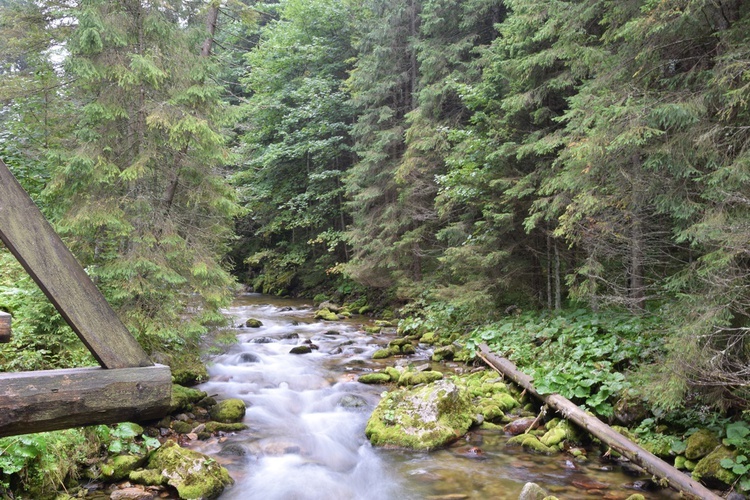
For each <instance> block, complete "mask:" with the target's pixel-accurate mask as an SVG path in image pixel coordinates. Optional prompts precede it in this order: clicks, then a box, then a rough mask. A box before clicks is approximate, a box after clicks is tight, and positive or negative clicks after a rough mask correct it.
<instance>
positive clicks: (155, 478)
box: [128, 469, 169, 486]
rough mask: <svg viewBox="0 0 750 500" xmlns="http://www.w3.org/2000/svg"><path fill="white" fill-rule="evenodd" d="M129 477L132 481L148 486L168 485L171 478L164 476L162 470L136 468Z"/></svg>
mask: <svg viewBox="0 0 750 500" xmlns="http://www.w3.org/2000/svg"><path fill="white" fill-rule="evenodd" d="M128 479H129V480H130V482H132V483H136V484H143V485H146V486H166V485H167V481H169V478H168V477H167V476H162V474H161V471H158V470H154V469H141V470H134V471H131V472H130V474H128Z"/></svg>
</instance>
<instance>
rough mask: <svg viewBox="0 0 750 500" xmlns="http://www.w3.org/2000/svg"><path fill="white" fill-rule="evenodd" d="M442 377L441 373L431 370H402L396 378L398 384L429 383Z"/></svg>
mask: <svg viewBox="0 0 750 500" xmlns="http://www.w3.org/2000/svg"><path fill="white" fill-rule="evenodd" d="M442 378H443V374H442V373H440V372H435V371H432V370H427V371H424V372H408V371H407V372H404V373H402V374H401V376H400V377H399V379H398V385H418V384H429V383H430V382H435V381H436V380H440V379H442Z"/></svg>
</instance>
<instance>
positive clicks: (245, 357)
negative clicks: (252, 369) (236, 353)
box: [240, 352, 260, 363]
mask: <svg viewBox="0 0 750 500" xmlns="http://www.w3.org/2000/svg"><path fill="white" fill-rule="evenodd" d="M259 361H260V358H259V357H258V356H257V355H256V354H253V353H251V352H243V353H242V354H240V363H257V362H259Z"/></svg>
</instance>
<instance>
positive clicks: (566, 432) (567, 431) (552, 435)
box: [539, 420, 579, 447]
mask: <svg viewBox="0 0 750 500" xmlns="http://www.w3.org/2000/svg"><path fill="white" fill-rule="evenodd" d="M578 440H579V438H578V433H577V432H576V429H575V428H574V427H573V426H572V425H570V422H568V421H567V420H562V421H560V422H558V423H557V424H556V425H554V426H552V427H551V428H550V429H549V430H548V431H547V432H545V433H544V435H543V436H542V437H540V438H539V441H540V442H541V443H542V444H544V445H546V446H550V447H552V446H557V445H559V444H560V443H562V442H563V441H578Z"/></svg>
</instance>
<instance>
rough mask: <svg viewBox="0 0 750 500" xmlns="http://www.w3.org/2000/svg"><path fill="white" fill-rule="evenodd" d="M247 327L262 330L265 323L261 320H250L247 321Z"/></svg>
mask: <svg viewBox="0 0 750 500" xmlns="http://www.w3.org/2000/svg"><path fill="white" fill-rule="evenodd" d="M245 326H246V327H248V328H260V327H261V326H263V322H262V321H261V320H259V319H255V318H250V319H248V320H247V321H245Z"/></svg>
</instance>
